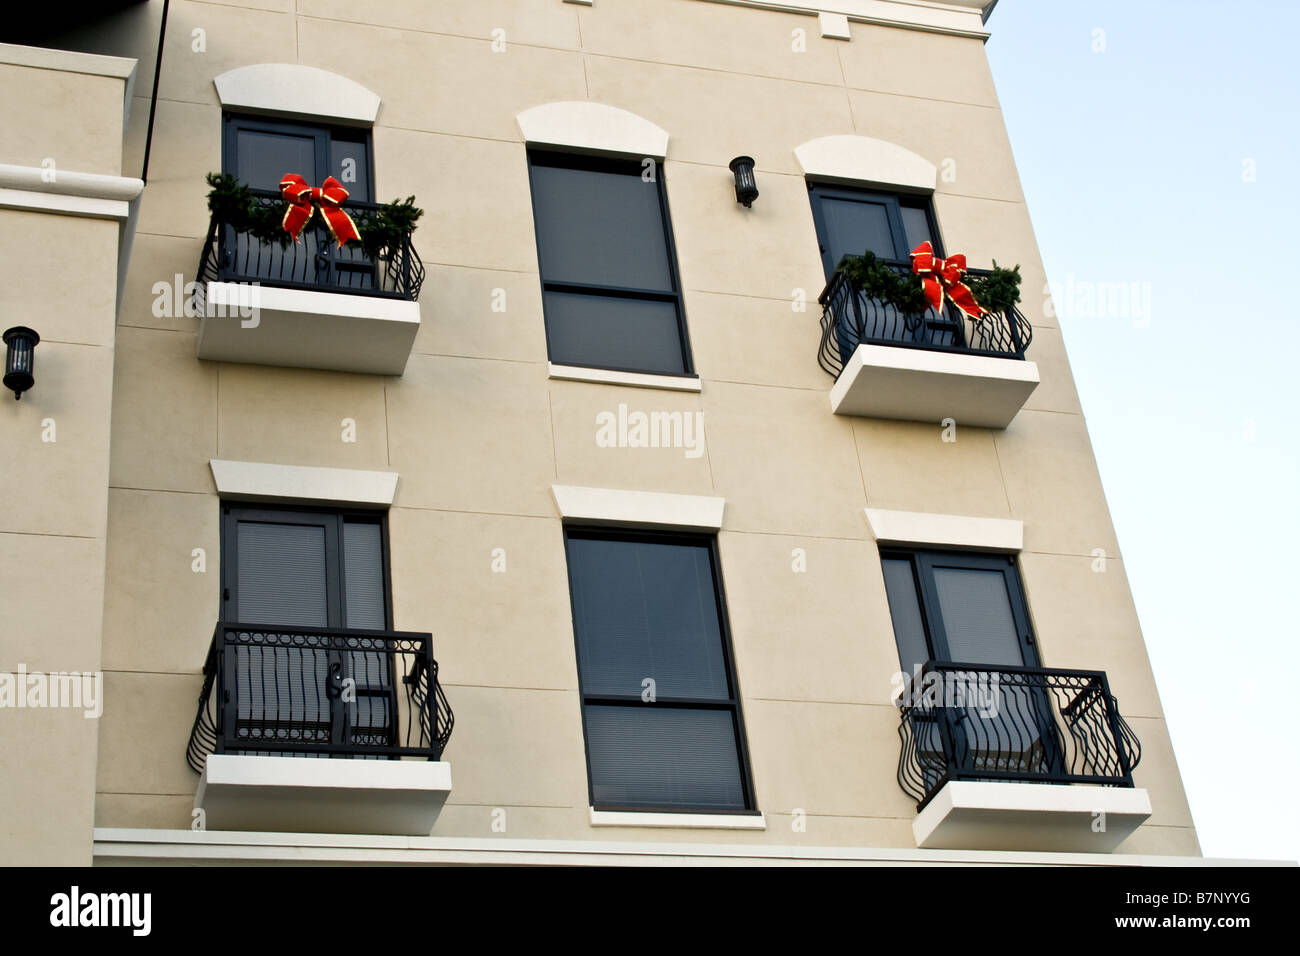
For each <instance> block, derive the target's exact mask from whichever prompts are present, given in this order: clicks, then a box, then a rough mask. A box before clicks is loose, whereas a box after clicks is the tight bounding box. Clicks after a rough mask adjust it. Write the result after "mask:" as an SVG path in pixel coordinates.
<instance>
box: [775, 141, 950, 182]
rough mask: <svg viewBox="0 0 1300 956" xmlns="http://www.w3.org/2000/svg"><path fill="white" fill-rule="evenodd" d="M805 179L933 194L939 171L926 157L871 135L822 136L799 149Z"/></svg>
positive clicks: (796, 150)
mask: <svg viewBox="0 0 1300 956" xmlns="http://www.w3.org/2000/svg"><path fill="white" fill-rule="evenodd" d="M794 155H795V159H797V160H798V161H799V166H800V168H802V169H803V174H804V175H805V176H812V177H816V178H818V179H825V180H832V181H835V182H841V183H849V184H853V185H857V184H865V185H870V186H889V187H893V188H898V189H907V190H912V191H914V192H924V193H932V192H934V189H935V186H936V185H937V184H938V182H939V170H938V167H936V166H935V165H934V163H932V162H930V161H929V160H928V159H926V158H925V157H924V156H921V155H919V154H917V153H914V152H912V151H911V150H910V149H904V148H903V147H902V146H899V145H898V144H896V143H890V142H887V141H886V140H883V139H872V138H871V137H870V136H853V135H841V136H822V137H820V138H818V139H812V140H809V141H808V142H806V143H804V144H802V145H800V146H796V147H795V150H794Z"/></svg>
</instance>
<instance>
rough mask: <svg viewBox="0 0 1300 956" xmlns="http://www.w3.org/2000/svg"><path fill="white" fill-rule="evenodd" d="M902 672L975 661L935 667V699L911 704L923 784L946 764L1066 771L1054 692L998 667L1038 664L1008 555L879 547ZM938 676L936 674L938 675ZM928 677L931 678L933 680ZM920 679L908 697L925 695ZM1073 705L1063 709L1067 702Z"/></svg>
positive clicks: (966, 769)
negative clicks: (945, 665)
mask: <svg viewBox="0 0 1300 956" xmlns="http://www.w3.org/2000/svg"><path fill="white" fill-rule="evenodd" d="M881 562H882V565H883V570H884V574H885V590H886V592H887V594H888V598H889V612H890V615H891V616H892V617H893V620H894V638H895V640H896V641H897V643H898V657H899V661H900V663H901V664H902V666H903V672H904V674H905V675H906V677H907V678H908V679H909V680H910V679H912V678H914V676H915V674H916V673H917V670H916V669H917V667H918V666H921V665H924V664H925V662H926V661H927V660H933V661H936V662H949V663H954V664H969V665H973V666H972V668H971V670H965V669H958V670H954V669H951V668H949V669H947V670H944V671H942V672H941V674H942V676H943V678H944V680H945V681H946V682H948V683H947V684H946V685H945V687H944V691H943V695H942V696H941V697H940V698H938V701H937V703H938V706H937V707H933V708H927V707H926V705H924V704H922V706H921V707H920V708H917V709H916V710H914V712H913V716H914V723H913V732H914V733H915V734H916V737H917V749H918V752H919V754H920V756H921V765H922V767H923V775H924V776H925V782H926V790H927V792H928V791H930V790H932V789H933V788H934V787H935V786H937V785H938V783H939V779H940V775H941V774H942V773H943V772H945V768H946V769H947V771H948V772H953V771H959V772H963V773H970V772H979V773H983V774H988V773H995V774H1004V775H1005V774H1010V775H1012V776H1015V775H1023V774H1031V775H1035V776H1036V775H1043V774H1060V773H1064V772H1065V769H1066V768H1065V760H1066V756H1065V751H1064V750H1063V748H1062V740H1063V738H1062V737H1061V728H1059V727H1058V726H1057V723H1056V719H1055V716H1054V714H1055V713H1056V712H1057V709H1058V707H1057V703H1064V702H1054V701H1053V694H1052V691H1051V690H1050V689H1049V688H1048V687H1047V686H1046V685H1045V684H1043V683H1042V682H1041V681H1039V680H1037V679H1035V678H1033V677H1032V676H1025V675H1022V674H1021V673H1019V672H1016V671H1008V670H1003V669H1002V668H1021V667H1038V666H1039V661H1038V655H1037V653H1036V652H1035V648H1034V636H1033V631H1032V630H1031V629H1030V625H1029V614H1028V609H1027V608H1026V607H1025V600H1024V594H1023V592H1022V590H1021V587H1020V575H1019V574H1018V573H1017V572H1016V564H1015V559H1014V558H1011V557H1007V556H998V555H983V554H968V553H958V552H943V551H914V552H903V551H900V552H894V551H885V552H882V553H881ZM935 676H939V675H938V674H936V675H935ZM931 686H932V685H931ZM927 690H928V688H927V687H926V685H925V683H924V682H923V683H922V685H921V686H919V687H912V697H911V700H912V701H914V702H915V701H916V700H917V699H918V697H919V699H920V700H922V701H923V700H924V699H925V695H926V693H927ZM1068 709H1069V708H1067V710H1068Z"/></svg>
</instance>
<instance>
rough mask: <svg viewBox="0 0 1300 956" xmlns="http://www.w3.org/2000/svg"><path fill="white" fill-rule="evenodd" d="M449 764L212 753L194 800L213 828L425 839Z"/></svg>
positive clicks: (443, 795)
mask: <svg viewBox="0 0 1300 956" xmlns="http://www.w3.org/2000/svg"><path fill="white" fill-rule="evenodd" d="M450 793H451V764H449V763H447V762H445V761H427V760H346V759H341V758H325V759H319V760H317V759H314V758H300V757H253V756H242V755H235V754H209V755H208V758H207V762H206V764H205V766H204V769H203V776H202V777H201V778H200V779H199V786H198V790H197V792H196V793H195V794H194V806H195V808H196V809H202V810H203V812H204V814H205V817H206V819H205V820H204V826H205V828H206V829H208V830H261V831H265V830H282V831H285V832H290V833H371V834H393V835H399V836H402V835H404V836H428V835H429V831H430V830H432V829H433V824H434V822H435V821H436V820H437V819H438V814H439V813H440V812H441V811H442V807H443V804H444V803H446V802H447V795H448V794H450Z"/></svg>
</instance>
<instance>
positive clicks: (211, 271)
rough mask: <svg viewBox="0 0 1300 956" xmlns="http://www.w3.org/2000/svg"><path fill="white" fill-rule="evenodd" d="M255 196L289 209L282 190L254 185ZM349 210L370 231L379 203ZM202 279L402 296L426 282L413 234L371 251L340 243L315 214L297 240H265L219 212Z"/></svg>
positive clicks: (266, 203)
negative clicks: (279, 191)
mask: <svg viewBox="0 0 1300 956" xmlns="http://www.w3.org/2000/svg"><path fill="white" fill-rule="evenodd" d="M253 198H254V201H255V202H256V203H257V204H258V205H261V206H265V207H270V208H272V209H275V210H277V211H279V210H282V209H283V208H284V205H285V204H284V200H283V199H282V198H281V197H280V194H279V193H275V192H267V191H265V190H254V192H253ZM344 208H345V210H346V211H347V213H348V215H350V216H351V217H352V220H353V222H355V223H356V224H357V228H358V229H359V230H361V231H362V232H364V231H365V223H366V221H367V220H373V219H374V218H375V217H376V216H377V215H378V212H379V209H380V207H379V206H378V205H376V204H375V203H367V202H352V201H351V200H349V201H348V202H347V204H346V205H345V207H344ZM199 282H200V286H201V285H202V283H204V282H238V283H254V282H256V283H258V284H260V285H265V286H275V287H279V288H288V289H308V290H314V291H318V292H344V293H352V294H355V295H372V296H382V297H388V298H397V299H410V300H415V299H417V298H419V295H420V286H421V284H422V283H423V282H424V264H423V263H422V262H421V261H420V257H419V255H418V254H417V253H416V251H415V247H414V246H413V245H412V244H411V234H410V233H409V232H408V233H407V234H406V237H405V238H404V239H403V240H402V241H401V242H400V243H398V244H396V245H394V246H390V247H386V248H384V249H381V250H380V251H379V254H378V255H377V256H373V257H372V256H370V255H367V254H366V252H365V251H364V250H363V249H362V248H361V247H360V246H359V245H357V244H355V243H354V244H349V245H346V246H344V247H343V248H339V246H338V244H337V243H336V242H335V241H334V238H333V236H331V235H330V232H329V229H328V228H327V227H326V225H325V222H324V220H323V219H322V218H321V216H320V214H319V213H316V214H315V215H314V216H313V217H312V219H311V221H310V222H309V223H308V224H307V226H306V227H305V228H304V229H303V231H302V233H301V235H300V236H299V238H298V241H297V242H293V241H288V242H287V244H282V243H280V242H264V241H261V240H259V239H258V238H257V237H255V236H253V235H252V234H250V233H248V232H242V231H239V230H238V229H236V228H235V227H234V226H232V225H231V224H230V223H229V222H226V221H223V220H222V219H221V218H220V217H218V216H216V215H214V216H213V217H212V220H211V224H210V226H209V228H208V237H207V240H206V241H205V242H204V244H203V254H202V257H201V258H200V260H199Z"/></svg>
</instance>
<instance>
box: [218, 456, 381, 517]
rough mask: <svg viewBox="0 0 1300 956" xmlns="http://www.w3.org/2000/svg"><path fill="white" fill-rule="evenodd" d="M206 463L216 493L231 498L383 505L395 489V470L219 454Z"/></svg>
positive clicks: (358, 505)
mask: <svg viewBox="0 0 1300 956" xmlns="http://www.w3.org/2000/svg"><path fill="white" fill-rule="evenodd" d="M208 464H209V465H210V466H211V468H212V477H213V479H214V480H215V481H216V483H217V494H219V495H220V496H221V497H223V498H228V499H230V500H231V501H296V502H301V503H303V504H347V505H353V506H356V507H361V508H387V507H389V506H391V505H392V503H393V496H394V495H395V494H396V493H397V472H395V471H362V470H361V469H357V468H315V467H306V466H302V465H273V464H268V463H265V462H258V461H225V460H222V459H219V458H213V459H212V460H211V461H209V462H208Z"/></svg>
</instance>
